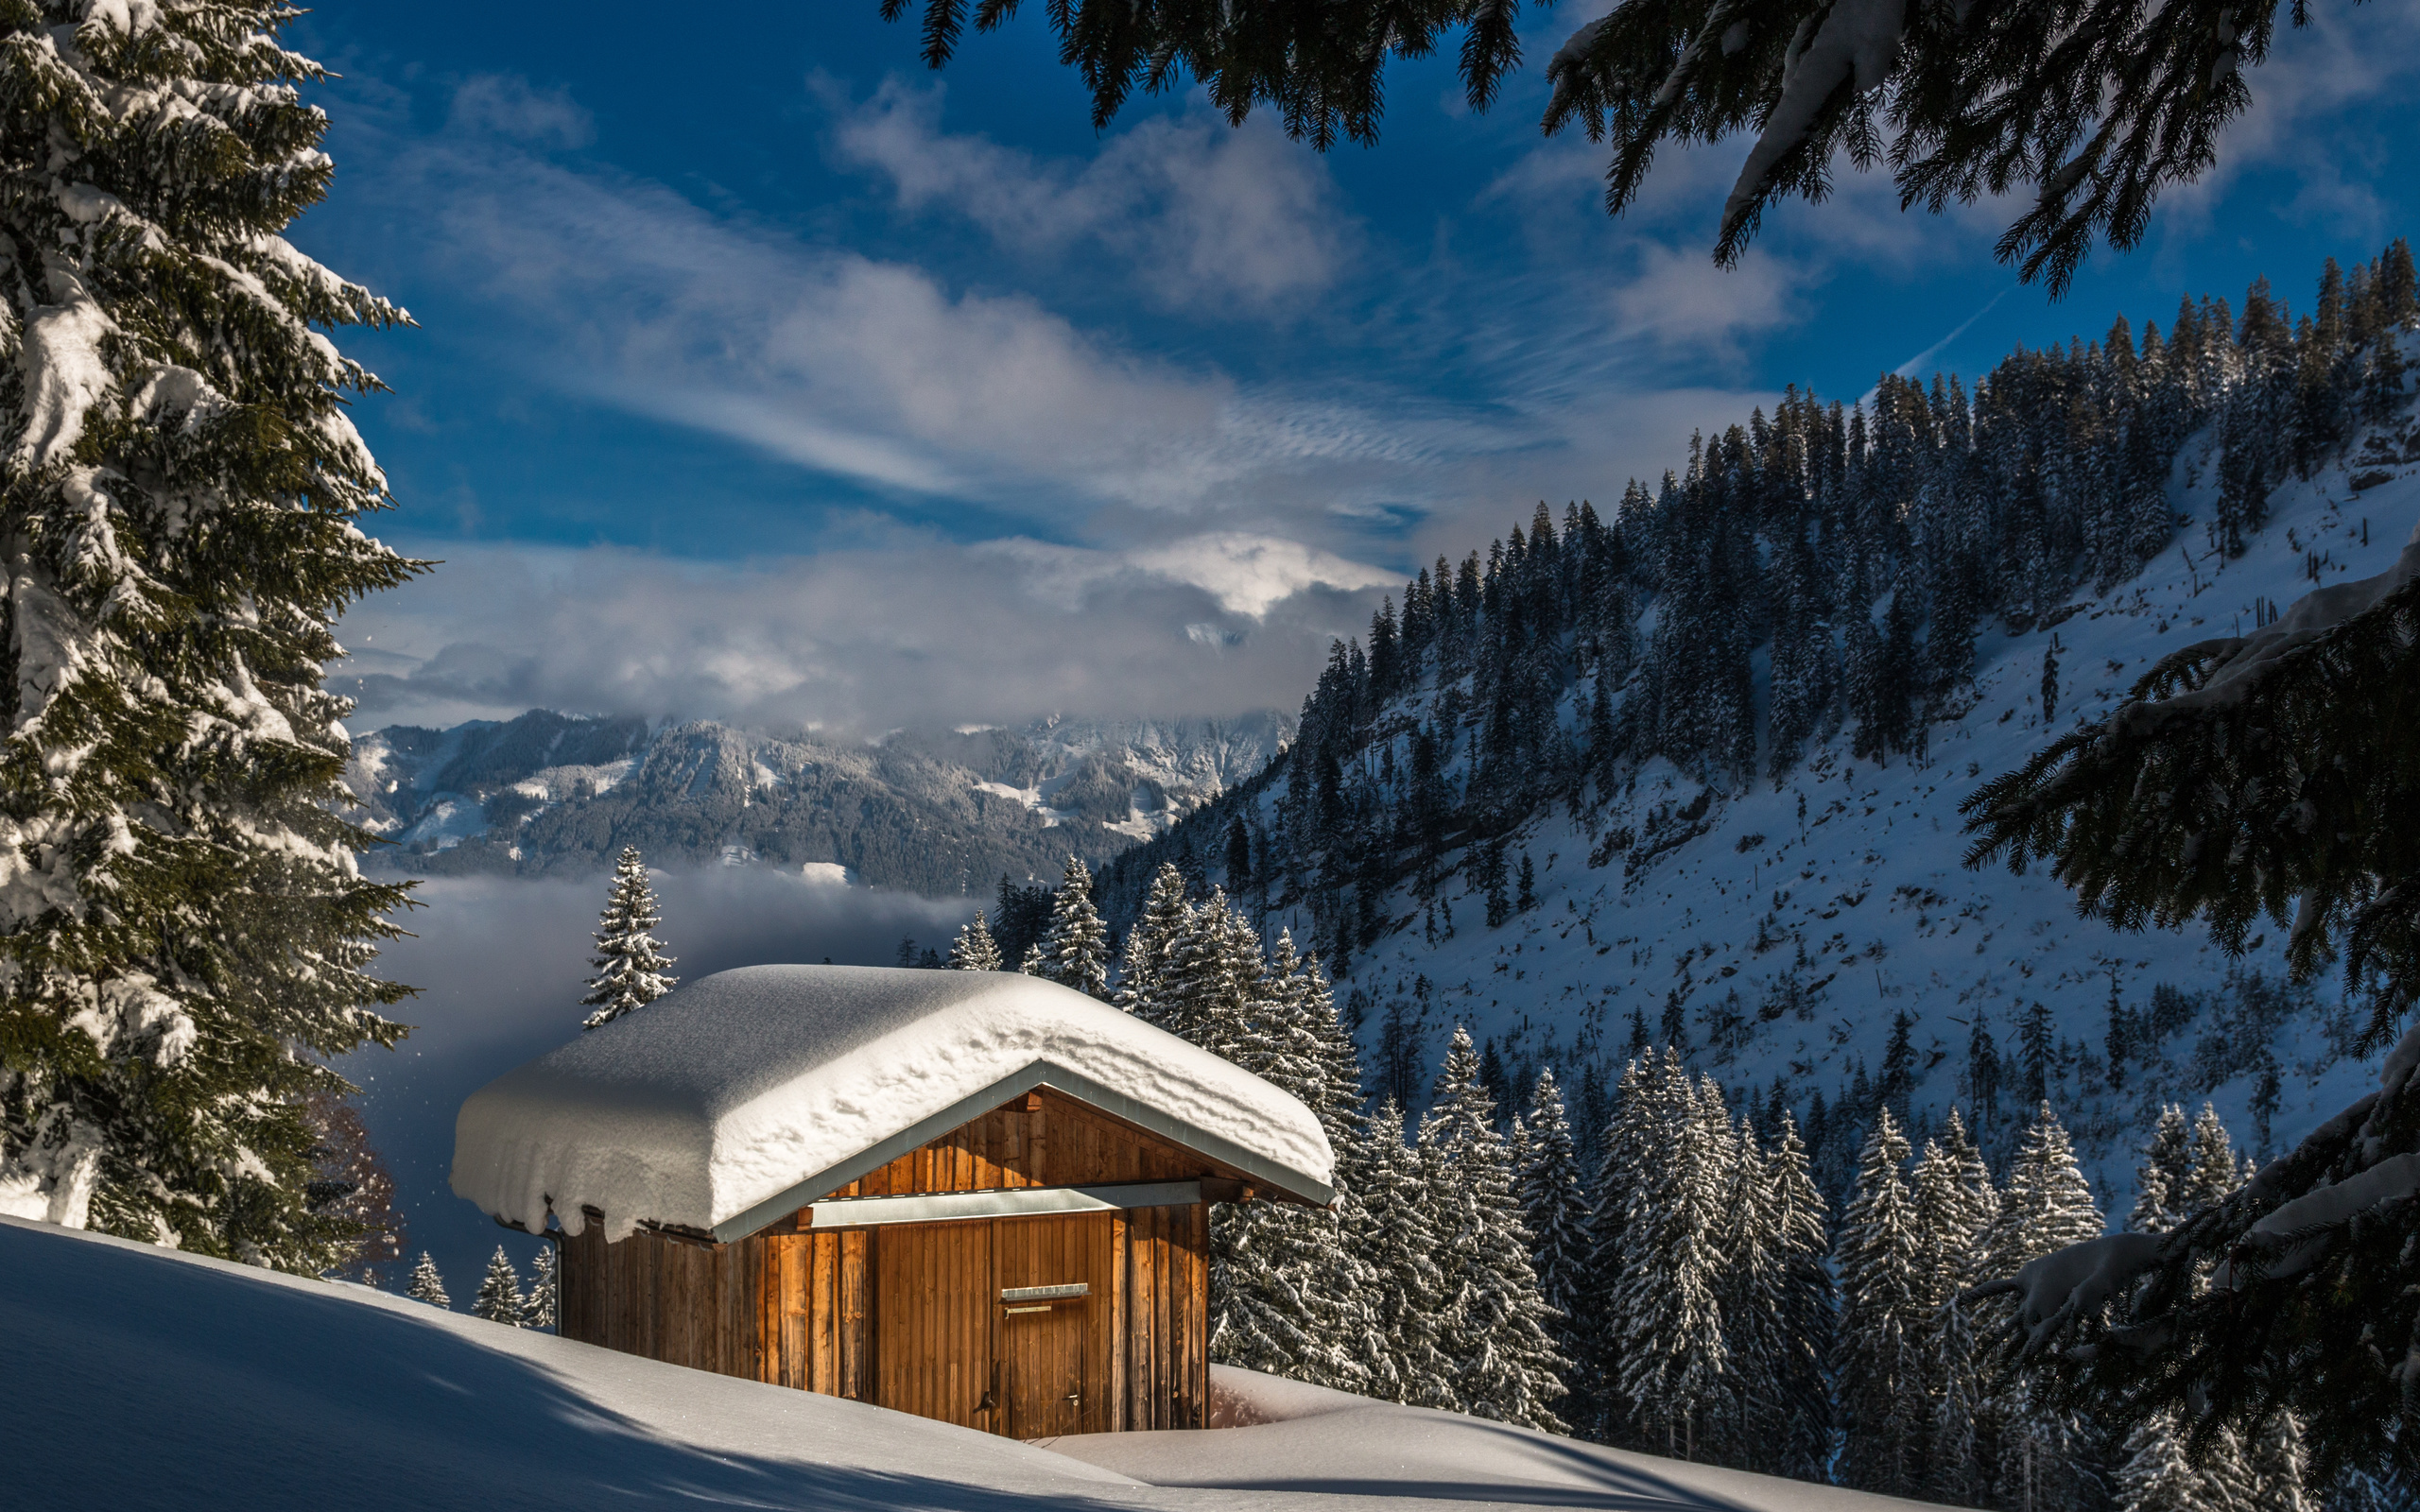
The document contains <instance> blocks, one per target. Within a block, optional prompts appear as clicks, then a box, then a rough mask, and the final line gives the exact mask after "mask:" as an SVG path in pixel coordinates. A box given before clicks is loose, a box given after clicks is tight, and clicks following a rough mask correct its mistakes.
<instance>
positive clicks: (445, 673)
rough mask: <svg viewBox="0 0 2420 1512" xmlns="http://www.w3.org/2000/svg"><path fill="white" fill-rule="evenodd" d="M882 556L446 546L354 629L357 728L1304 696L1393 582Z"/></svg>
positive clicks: (1019, 714)
mask: <svg viewBox="0 0 2420 1512" xmlns="http://www.w3.org/2000/svg"><path fill="white" fill-rule="evenodd" d="M864 534H865V535H866V537H867V538H868V539H867V541H866V543H864V544H862V545H858V546H856V547H852V548H849V549H842V550H832V551H825V552H821V553H819V554H817V555H815V556H813V557H804V558H781V559H770V560H763V561H757V562H752V563H746V564H733V563H708V562H697V561H683V560H676V559H671V558H662V557H656V556H652V555H648V554H645V553H640V552H631V551H623V550H617V549H614V548H607V547H591V548H584V549H572V548H561V547H515V546H465V545H458V544H449V545H447V546H446V547H445V548H444V553H443V554H444V556H445V557H446V558H447V561H446V565H445V569H444V571H443V572H441V573H439V574H436V575H434V576H431V577H429V578H426V579H423V580H420V581H416V582H414V583H412V584H410V585H407V586H406V587H404V588H402V589H398V590H396V591H394V592H392V593H383V594H380V595H378V596H376V597H375V598H372V599H371V600H369V601H368V602H367V603H365V604H364V605H362V606H361V607H360V608H359V609H356V610H354V612H353V613H352V614H351V615H349V616H348V617H347V619H346V622H345V625H344V627H343V637H344V640H345V642H346V644H347V645H348V646H349V647H350V648H352V650H353V651H354V656H353V659H352V660H351V661H350V662H348V663H346V664H345V665H344V666H342V667H341V668H339V669H338V670H337V672H336V673H335V674H333V675H332V677H331V679H330V683H331V686H333V687H335V688H336V689H337V690H338V691H339V692H343V693H347V694H350V695H352V696H355V697H357V698H359V699H360V700H361V702H362V709H361V713H360V715H359V716H358V717H357V718H356V720H355V721H354V723H355V724H357V725H361V726H365V727H367V726H372V725H381V724H389V723H397V722H403V723H418V724H450V723H454V722H456V721H458V720H461V719H465V718H473V717H495V716H498V715H509V714H511V713H519V712H520V711H522V710H524V709H528V708H532V707H547V708H555V709H563V710H570V711H582V712H604V711H618V712H629V713H644V714H648V715H649V716H652V717H683V718H720V719H727V720H732V721H735V722H737V723H741V724H747V725H752V726H760V727H761V726H775V727H785V728H787V727H797V726H812V727H817V728H821V729H827V730H857V731H861V732H870V731H878V730H887V729H893V728H898V727H903V726H911V727H920V728H942V727H949V726H955V725H959V724H963V723H966V722H968V721H970V720H972V721H975V722H978V723H980V722H987V721H988V722H994V723H1009V724H1015V723H1022V722H1024V721H1025V720H1028V719H1030V718H1032V717H1035V716H1036V715H1038V714H1042V713H1050V712H1052V711H1058V712H1063V713H1072V714H1113V715H1132V714H1138V713H1191V714H1219V713H1239V712H1242V711H1244V710H1248V709H1253V708H1259V707H1263V706H1265V705H1267V704H1268V703H1270V702H1271V701H1275V702H1278V703H1290V702H1291V701H1292V700H1293V699H1294V698H1295V697H1296V696H1299V694H1300V692H1301V690H1302V688H1303V687H1304V686H1305V684H1306V683H1307V681H1308V679H1310V678H1311V677H1312V676H1313V675H1315V674H1316V672H1317V670H1318V668H1319V665H1320V662H1321V659H1322V655H1323V654H1324V651H1325V648H1326V646H1327V644H1328V641H1329V640H1330V639H1331V638H1333V637H1336V636H1340V635H1350V634H1353V633H1356V632H1357V630H1358V629H1359V628H1360V627H1361V626H1363V625H1365V624H1366V623H1367V621H1368V619H1369V611H1370V609H1371V608H1372V606H1373V599H1372V597H1371V596H1368V595H1366V594H1365V593H1362V592H1360V591H1361V590H1365V589H1368V588H1373V587H1378V586H1385V585H1388V584H1391V583H1392V582H1393V581H1394V580H1395V578H1396V575H1395V574H1392V573H1390V572H1387V571H1384V570H1382V569H1379V568H1375V567H1372V566H1369V565H1366V564H1363V563H1359V562H1355V561H1350V560H1347V559H1345V558H1341V557H1339V556H1337V555H1335V554H1333V553H1330V552H1326V551H1322V550H1317V549H1314V548H1311V547H1307V546H1305V545H1302V544H1300V543H1297V542H1294V541H1286V540H1283V539H1279V538H1274V537H1259V536H1249V535H1242V534H1234V533H1229V534H1219V535H1211V536H1201V537H1195V538H1191V539H1189V540H1186V541H1178V542H1174V543H1171V544H1169V545H1167V546H1158V547H1146V548H1140V549H1135V550H1131V551H1120V550H1096V549H1088V548H1084V547H1075V546H1063V545H1054V544H1051V543H1048V542H1043V541H1030V540H1025V539H1011V540H1007V541H986V542H980V543H977V544H975V545H971V546H968V545H959V544H954V543H952V542H949V541H942V540H939V539H936V538H933V537H930V536H926V535H923V534H920V533H914V532H908V531H901V530H896V529H893V530H890V531H887V532H883V531H875V530H868V531H866V532H864Z"/></svg>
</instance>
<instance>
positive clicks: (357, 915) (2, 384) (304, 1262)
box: [0, 0, 422, 1273]
mask: <svg viewBox="0 0 2420 1512" xmlns="http://www.w3.org/2000/svg"><path fill="white" fill-rule="evenodd" d="M295 14H296V12H294V11H292V10H290V9H286V8H285V7H284V6H281V5H277V4H272V3H267V0H201V3H196V4H190V5H178V6H165V7H158V6H134V7H126V6H86V5H81V4H74V5H71V4H66V3H61V0H43V3H36V0H24V3H18V4H14V5H11V6H9V8H8V9H6V11H5V12H0V77H5V79H6V87H5V88H0V140H5V141H6V142H8V143H9V144H11V145H12V149H11V150H10V151H9V153H7V154H5V161H0V181H5V192H0V228H5V232H6V236H5V238H0V242H5V245H6V246H7V247H8V248H9V249H13V252H12V255H11V256H10V257H9V259H8V260H7V261H6V263H5V265H0V280H5V281H6V283H7V287H8V292H9V299H8V301H7V308H6V312H5V313H0V352H5V354H6V358H7V360H6V362H5V365H0V516H5V529H0V535H5V537H6V539H7V540H8V541H9V547H8V552H9V559H8V567H7V572H8V590H7V614H8V624H9V636H8V639H7V652H6V656H7V660H8V663H9V665H8V675H7V676H6V677H5V678H0V686H5V688H6V689H7V690H8V692H7V693H6V695H5V696H0V725H5V731H6V738H5V741H0V830H5V832H6V838H7V840H8V851H9V855H10V857H11V858H12V861H11V867H12V869H11V872H10V876H11V878H12V879H13V880H12V881H11V882H10V883H9V886H8V888H7V889H6V891H5V896H4V897H0V956H4V957H5V959H6V961H7V972H6V976H7V981H8V986H7V988H6V990H5V993H0V1211H9V1212H11V1213H16V1214H19V1215H22V1216H27V1217H35V1218H45V1219H48V1220H50V1221H52V1222H56V1223H61V1224H67V1225H71V1226H78V1227H82V1226H89V1227H92V1228H95V1229H102V1230H104V1231H107V1232H111V1233H115V1234H119V1235H123V1236H126V1237H129V1238H134V1239H140V1240H143V1241H146V1242H151V1243H163V1244H170V1245H175V1246H180V1247H182V1248H186V1249H190V1250H194V1251H197V1252H199V1253H203V1254H210V1255H217V1256H223V1257H230V1258H235V1259H240V1260H245V1261H250V1262H252V1263H259V1264H265V1265H270V1266H275V1267H277V1268H280V1269H285V1270H292V1271H299V1272H303V1273H316V1272H319V1271H321V1270H324V1269H327V1268H330V1267H332V1266H335V1265H338V1264H341V1263H344V1262H345V1260H346V1258H347V1255H348V1252H349V1250H350V1249H351V1247H352V1246H354V1245H355V1244H356V1243H357V1242H358V1240H359V1239H360V1237H361V1234H360V1231H359V1229H358V1228H357V1226H356V1225H355V1224H354V1223H353V1222H352V1221H350V1220H348V1219H347V1218H346V1217H344V1216H343V1215H341V1214H339V1213H335V1212H327V1211H313V1210H312V1208H311V1206H310V1196H309V1193H310V1185H311V1181H312V1179H313V1171H312V1165H313V1155H312V1151H313V1148H314V1138H313V1134H312V1131H311V1128H310V1125H309V1121H308V1118H307V1116H306V1112H305V1108H306V1104H307V1102H308V1100H309V1098H310V1097H311V1096H312V1095H313V1094H315V1093H335V1094H339V1095H340V1094H342V1093H345V1092H348V1091H351V1090H352V1089H351V1088H350V1087H348V1086H347V1085H346V1084H345V1083H344V1082H343V1081H342V1079H341V1078H339V1077H338V1076H337V1074H335V1073H334V1072H333V1071H331V1070H329V1069H328V1064H327V1063H328V1061H330V1060H331V1059H333V1058H334V1057H339V1056H342V1055H345V1054H347V1053H349V1052H351V1051H354V1050H355V1049H358V1048H359V1047H361V1046H363V1045H365V1044H377V1045H382V1046H391V1045H393V1044H394V1043H395V1042H396V1041H397V1040H400V1039H401V1038H402V1037H403V1035H404V1033H405V1029H404V1026H403V1025H401V1024H398V1023H395V1022H391V1021H390V1020H389V1019H387V1018H385V1017H383V1016H382V1014H381V1013H380V1011H379V1010H380V1009H382V1008H384V1007H387V1006H389V1005H393V1004H395V1003H396V1002H398V1001H400V1000H401V999H402V998H403V997H404V996H406V994H407V993H408V991H409V990H410V989H409V988H405V987H402V986H400V985H397V984H395V983H392V982H389V981H384V980H381V979H379V978H377V977H375V976H372V975H371V974H370V972H369V971H368V970H367V969H368V967H369V965H370V963H371V960H372V956H373V954H374V953H375V950H376V947H377V945H378V944H379V943H380V942H381V941H383V940H386V939H389V938H392V937H393V936H395V935H396V934H397V933H398V931H397V929H396V926H395V925H394V924H393V923H392V922H391V921H390V918H389V916H391V915H392V914H394V913H395V912H396V911H397V910H398V909H399V908H401V907H402V906H404V905H405V904H406V902H407V894H406V890H405V889H404V888H403V887H400V886H393V885H373V884H371V883H368V882H365V881H364V880H363V879H362V877H361V875H360V872H359V870H358V868H357V867H356V865H355V857H356V856H357V854H358V853H359V852H360V851H363V850H364V849H366V848H367V847H368V846H369V845H370V844H372V837H371V836H370V835H368V834H367V833H363V832H362V831H360V830H358V829H356V828H354V826H351V825H349V824H347V823H345V822H343V821H342V820H341V819H339V818H338V817H337V815H336V808H337V804H338V803H339V802H341V801H342V799H343V797H344V790H343V787H342V785H341V775H342V772H343V768H344V764H345V761H346V758H347V755H348V751H349V745H348V742H347V739H346V737H345V735H344V733H343V730H342V727H341V725H340V724H339V723H338V721H339V720H340V719H342V718H343V717H344V715H345V714H346V713H349V712H350V709H351V705H350V704H349V703H348V702H347V701H346V700H344V699H342V698H339V697H337V696H334V695H332V694H330V693H328V692H327V691H326V690H325V689H324V688H323V686H322V668H323V667H324V666H325V665H326V664H327V663H328V662H331V661H334V660H336V659H337V658H338V657H340V656H341V655H342V654H343V652H342V649H341V647H339V646H338V645H337V642H336V640H335V639H334V637H333V635H332V634H331V627H332V626H333V624H334V622H335V620H336V619H337V616H338V615H339V614H341V613H342V612H343V611H344V610H345V609H346V608H347V607H348V606H349V605H351V604H353V603H354V602H355V601H356V600H358V599H360V598H362V597H363V596H364V595H366V594H369V593H374V592H376V591H378V590H380V589H384V588H390V587H393V586H395V585H397V584H398V583H401V582H403V581H404V580H405V579H406V578H407V577H408V576H411V575H412V574H413V573H415V572H416V571H419V570H420V568H421V566H422V564H419V563H415V562H410V561H406V559H404V558H400V557H398V556H396V555H395V554H394V553H393V552H391V551H389V550H388V549H387V548H385V547H384V546H382V545H380V544H379V543H378V542H377V541H375V540H373V539H372V538H371V537H370V536H368V535H366V534H364V533H363V531H362V530H361V529H360V528H359V525H360V524H361V523H362V522H363V521H364V519H365V518H366V517H368V516H369V515H371V514H372V513H373V512H375V511H377V510H379V509H382V508H385V507H388V504H389V497H388V491H387V482H386V478H385V476H384V475H383V474H382V473H381V472H380V471H379V469H378V466H377V464H376V463H375V462H374V461H373V460H372V457H371V455H370V452H369V450H368V448H367V447H366V446H365V445H364V444H363V443H362V440H361V438H360V437H359V435H358V434H357V433H356V432H355V431H354V427H353V424H352V422H351V421H350V420H349V418H348V416H347V403H348V396H349V395H354V394H361V393H368V392H372V391H375V390H377V389H378V388H379V387H380V386H379V384H378V382H377V380H376V379H375V378H374V377H373V376H372V374H370V373H369V372H368V371H366V370H365V369H362V368H361V367H360V366H359V365H358V364H356V363H354V362H352V361H350V360H348V359H347V358H345V357H343V356H342V355H341V354H339V352H337V348H336V347H335V346H334V345H333V344H331V343H330V341H329V340H328V339H327V338H326V337H325V335H322V334H321V333H322V332H325V331H329V330H333V329H335V328H337V327H344V326H366V327H369V328H372V329H380V328H385V327H389V326H394V325H398V324H403V323H406V316H405V314H404V312H403V311H402V310H400V309H398V308H396V307H395V306H393V305H392V304H389V303H388V302H387V301H384V300H381V299H379V298H377V297H376V296H375V295H372V294H371V293H370V292H369V291H367V290H366V289H363V288H362V287H360V286H359V285H357V284H354V283H347V282H345V281H344V280H343V279H341V278H339V277H338V276H337V275H336V274H334V273H332V272H330V271H329V270H328V269H326V268H325V267H322V266H320V265H319V264H318V263H315V262H313V261H312V260H311V259H309V258H307V257H305V256H303V255H302V253H301V252H299V251H297V250H296V249H295V248H294V247H293V246H292V245H291V244H290V243H288V242H287V241H286V240H285V236H284V232H285V229H286V228H287V226H288V225H289V223H291V222H292V221H293V219H294V218H295V217H296V216H297V215H300V214H301V213H302V211H303V210H305V209H306V208H308V207H309V206H310V205H312V204H314V203H316V202H317V201H318V200H319V199H320V198H321V197H322V196H323V195H324V194H325V193H326V191H327V188H328V184H329V181H330V176H331V174H332V172H333V169H332V166H331V164H330V163H329V160H328V159H327V157H326V156H325V155H324V154H323V153H321V152H320V147H319V145H320V139H321V137H322V136H323V134H324V133H325V131H326V129H327V120H326V117H325V116H324V115H323V114H322V112H320V111H319V110H318V109H316V108H314V107H311V106H308V105H305V104H304V103H303V102H302V99H301V97H300V94H298V87H299V86H302V85H306V84H311V83H315V82H317V81H319V80H320V79H321V78H323V77H325V75H324V74H323V72H322V71H321V69H320V67H319V65H317V64H316V63H313V62H312V61H311V60H308V59H305V58H302V57H301V56H299V55H297V54H295V53H292V52H289V51H287V50H285V48H284V47H282V46H281V45H280V44H279V43H278V41H277V33H278V31H279V30H280V28H281V27H282V26H285V23H286V22H287V21H289V20H290V19H291V18H292V17H293V16H294V15H295Z"/></svg>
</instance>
